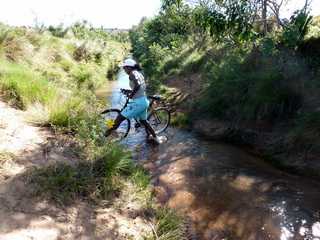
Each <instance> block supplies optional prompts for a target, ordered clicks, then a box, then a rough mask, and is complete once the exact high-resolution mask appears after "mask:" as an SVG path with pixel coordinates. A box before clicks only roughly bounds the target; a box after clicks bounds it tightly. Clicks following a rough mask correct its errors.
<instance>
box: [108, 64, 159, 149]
mask: <svg viewBox="0 0 320 240" xmlns="http://www.w3.org/2000/svg"><path fill="white" fill-rule="evenodd" d="M121 66H122V67H123V69H124V71H125V72H126V73H127V74H128V75H129V85H130V88H131V90H122V92H123V93H125V94H126V95H127V96H128V97H129V98H130V99H131V100H130V102H129V103H128V106H127V107H126V108H125V109H123V111H122V112H121V113H120V114H119V115H118V117H117V118H116V120H115V122H114V125H113V126H112V128H110V129H108V130H107V131H106V132H105V136H106V137H107V136H109V135H110V134H111V132H112V131H113V130H116V129H117V128H118V127H119V125H120V124H121V122H122V121H124V120H125V119H126V118H127V119H132V118H135V119H137V120H140V123H141V124H142V125H143V126H144V127H145V130H146V133H147V138H148V139H152V140H154V141H155V142H156V143H161V142H163V140H164V139H163V138H162V137H159V136H157V135H156V133H155V131H154V130H153V128H152V127H151V126H150V124H149V123H148V121H147V110H148V107H149V100H148V98H147V96H146V83H145V80H144V76H143V74H142V73H141V70H142V69H141V67H140V65H139V64H138V63H137V62H136V61H135V60H133V59H131V58H128V59H126V60H125V61H124V62H123V63H122V65H121ZM150 135H151V136H150Z"/></svg>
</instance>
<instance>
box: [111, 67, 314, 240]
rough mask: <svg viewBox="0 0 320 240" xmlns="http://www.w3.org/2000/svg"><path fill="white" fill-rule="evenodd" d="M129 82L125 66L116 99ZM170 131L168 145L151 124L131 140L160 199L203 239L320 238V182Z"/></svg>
mask: <svg viewBox="0 0 320 240" xmlns="http://www.w3.org/2000/svg"><path fill="white" fill-rule="evenodd" d="M126 81H127V79H126V78H125V76H124V75H123V73H120V74H119V79H118V83H117V84H116V85H113V86H112V87H113V91H110V92H109V94H111V93H112V94H111V102H112V105H115V104H116V103H117V102H116V101H117V100H118V99H119V95H118V94H117V92H118V91H117V89H119V88H120V87H119V86H121V87H123V86H125V84H126ZM107 97H108V96H107ZM108 98H110V95H109V97H108ZM166 135H167V137H168V141H167V142H166V143H164V144H162V145H160V146H152V145H150V144H146V143H145V137H144V133H143V131H141V132H139V133H130V134H129V136H128V138H127V139H126V140H125V141H124V142H123V144H124V145H126V146H127V147H128V148H130V149H132V150H133V152H134V158H135V159H136V161H139V162H141V163H142V164H144V166H145V167H146V168H147V169H149V170H150V172H151V174H152V177H153V184H154V186H155V192H156V194H157V197H158V200H159V202H161V203H163V204H167V205H168V206H170V207H172V208H175V209H177V210H179V211H180V212H182V213H184V214H185V215H186V216H188V218H190V220H191V222H192V223H193V225H194V226H193V227H194V229H195V230H196V232H197V235H198V238H199V239H213V240H218V239H219V240H220V239H243V240H260V239H262V240H264V239H279V240H289V239H297V240H298V239H317V237H319V239H320V184H319V183H317V182H313V181H311V180H308V179H305V178H302V177H299V176H294V175H289V174H287V173H285V172H282V171H280V170H277V169H275V168H273V167H272V166H270V165H268V164H267V163H265V162H264V161H263V160H262V159H260V158H257V157H254V156H252V155H249V154H247V153H246V152H245V151H243V150H241V149H240V148H237V147H234V146H231V145H227V144H221V143H215V142H208V141H205V140H202V139H200V138H198V137H197V136H196V135H195V134H193V133H190V132H187V131H184V130H180V129H169V130H168V131H167V133H166Z"/></svg>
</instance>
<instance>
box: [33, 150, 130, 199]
mask: <svg viewBox="0 0 320 240" xmlns="http://www.w3.org/2000/svg"><path fill="white" fill-rule="evenodd" d="M135 172H136V170H135V167H134V165H133V162H132V160H131V157H130V155H129V153H128V152H126V151H124V150H122V148H121V147H119V146H115V145H114V146H112V145H108V146H106V147H104V150H103V154H101V155H100V156H99V157H98V158H97V159H94V160H92V161H81V162H78V163H76V164H75V165H73V166H71V165H69V164H67V163H57V164H56V165H51V166H48V167H45V168H36V169H32V170H31V171H30V172H29V173H28V174H29V175H30V177H29V179H30V183H31V184H33V187H34V194H35V195H37V196H43V197H45V198H47V199H49V200H52V201H54V202H56V203H58V204H61V205H66V204H70V203H72V202H73V201H74V200H75V199H76V198H79V197H81V198H85V199H89V200H94V201H96V200H99V199H105V198H108V196H112V195H113V194H115V193H116V192H117V191H120V190H121V188H122V185H123V178H126V177H129V176H130V175H132V174H134V173H135Z"/></svg>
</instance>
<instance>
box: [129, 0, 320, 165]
mask: <svg viewBox="0 0 320 240" xmlns="http://www.w3.org/2000/svg"><path fill="white" fill-rule="evenodd" d="M188 2H189V1H163V6H162V10H161V12H160V13H159V14H158V15H157V16H156V17H154V18H153V19H143V20H142V21H141V23H140V24H139V25H138V26H136V27H135V28H134V29H133V30H132V31H131V32H130V39H131V41H132V45H133V53H134V56H135V57H136V58H137V59H139V61H140V62H141V63H142V65H143V67H144V70H145V72H146V75H147V76H148V77H149V84H150V85H151V86H152V87H153V88H152V89H151V90H155V89H159V88H161V86H163V85H166V84H169V85H173V86H178V87H179V88H180V90H182V91H184V92H187V93H189V94H190V95H191V96H190V97H189V101H188V102H187V104H185V105H184V106H182V108H184V110H183V111H184V112H186V113H187V114H188V116H189V117H188V118H189V119H190V118H191V119H192V118H193V119H194V120H197V119H199V117H200V118H206V119H208V118H210V119H216V120H219V121H224V122H229V123H231V126H232V128H236V129H240V130H244V131H245V130H248V129H250V128H251V129H257V128H258V129H260V130H259V131H267V132H270V131H271V132H272V133H273V134H275V135H277V136H275V135H274V137H275V138H274V139H277V143H276V144H274V143H273V144H274V145H277V146H272V149H271V150H270V149H268V154H270V152H271V154H270V155H271V156H274V153H273V152H277V153H279V152H281V153H283V152H285V154H284V155H287V154H289V155H290V153H291V152H295V153H294V154H293V155H296V156H298V155H299V156H300V157H298V158H299V159H304V160H305V161H306V162H307V161H310V160H311V159H316V157H315V156H317V154H319V153H320V132H319V128H318V127H316V126H319V125H320V118H319V117H320V115H319V109H318V106H319V100H320V91H319V90H320V89H319V88H320V84H319V79H320V71H319V65H320V58H319V56H320V55H319V49H320V48H319V46H320V39H319V17H318V18H316V17H315V18H312V17H311V16H309V14H308V10H307V8H304V9H302V10H299V11H297V12H295V13H294V14H293V15H292V16H291V18H290V19H289V20H282V21H280V19H277V16H275V15H273V14H272V13H269V12H268V14H267V15H265V16H264V15H263V13H259V12H258V10H259V9H260V7H259V6H260V5H256V4H258V3H259V2H260V1H233V0H228V1H214V0H212V1H199V2H198V3H195V2H197V1H193V3H192V4H190V3H188ZM257 9H258V10H257ZM262 23H266V24H265V25H264V24H262ZM199 76H200V77H199ZM184 103H186V102H184ZM190 106H192V107H190ZM180 118H181V117H180ZM181 119H183V121H185V118H181ZM261 126H262V129H261ZM276 129H277V130H276ZM279 129H281V130H279ZM275 131H278V132H277V134H276V133H275ZM236 135H237V134H236ZM256 135H259V132H258V133H257V134H256ZM240 138H242V137H241V136H240ZM238 140H239V139H237V141H238ZM263 141H264V140H263ZM249 142H250V143H252V144H253V145H254V144H258V139H252V140H251V141H249ZM240 143H247V142H246V140H243V139H241V140H240ZM296 144H299V148H300V149H299V151H297V148H295V147H294V146H296ZM262 145H263V144H262ZM265 145H268V144H265ZM279 149H280V150H279ZM303 154H305V155H304V156H306V157H301V155H303ZM284 155H282V156H284ZM318 160H319V159H318ZM306 162H305V163H304V164H303V165H304V166H303V167H305V165H308V164H306ZM290 164H291V163H288V164H282V165H288V166H289V165H290ZM292 164H293V163H292ZM280 165H281V164H280ZM299 167H301V166H298V167H297V168H299Z"/></svg>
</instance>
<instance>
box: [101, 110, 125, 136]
mask: <svg viewBox="0 0 320 240" xmlns="http://www.w3.org/2000/svg"><path fill="white" fill-rule="evenodd" d="M125 119H126V118H125V117H124V116H122V115H121V114H119V115H118V116H117V118H116V120H115V121H114V124H113V126H112V128H109V129H108V130H107V131H106V132H105V133H104V136H106V137H108V136H109V135H110V134H111V132H112V131H114V130H116V129H117V128H118V127H119V126H120V124H121V123H122V122H123V121H124V120H125Z"/></svg>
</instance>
